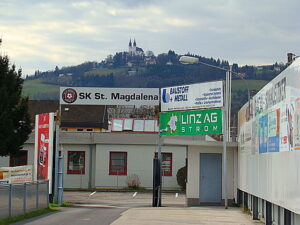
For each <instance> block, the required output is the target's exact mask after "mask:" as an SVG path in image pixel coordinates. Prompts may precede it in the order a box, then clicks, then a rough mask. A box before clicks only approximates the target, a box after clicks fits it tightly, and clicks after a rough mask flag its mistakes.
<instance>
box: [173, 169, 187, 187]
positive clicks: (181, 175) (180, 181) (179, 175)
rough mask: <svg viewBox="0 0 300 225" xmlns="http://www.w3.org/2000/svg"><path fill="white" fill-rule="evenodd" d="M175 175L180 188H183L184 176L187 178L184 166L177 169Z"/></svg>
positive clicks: (184, 183)
mask: <svg viewBox="0 0 300 225" xmlns="http://www.w3.org/2000/svg"><path fill="white" fill-rule="evenodd" d="M176 177H177V183H178V185H179V186H180V187H181V189H182V190H185V188H186V178H187V171H186V166H184V167H182V168H180V169H179V170H178V171H177V174H176Z"/></svg>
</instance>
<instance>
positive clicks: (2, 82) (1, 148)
mask: <svg viewBox="0 0 300 225" xmlns="http://www.w3.org/2000/svg"><path fill="white" fill-rule="evenodd" d="M21 75H22V72H21V69H19V70H18V71H16V69H15V65H12V66H11V65H10V62H9V58H8V57H7V56H1V55H0V156H7V155H10V154H16V153H17V152H18V151H19V150H20V149H22V146H23V144H24V143H25V141H26V140H27V139H28V137H29V134H30V133H31V131H32V126H31V122H30V115H29V113H28V97H23V96H22V88H23V79H22V77H21Z"/></svg>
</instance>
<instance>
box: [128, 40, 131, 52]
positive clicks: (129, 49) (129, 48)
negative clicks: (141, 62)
mask: <svg viewBox="0 0 300 225" xmlns="http://www.w3.org/2000/svg"><path fill="white" fill-rule="evenodd" d="M128 52H129V53H132V43H131V38H130V41H129V46H128Z"/></svg>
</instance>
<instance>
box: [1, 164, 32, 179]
mask: <svg viewBox="0 0 300 225" xmlns="http://www.w3.org/2000/svg"><path fill="white" fill-rule="evenodd" d="M32 175H33V174H32V166H31V165H29V166H16V167H0V184H13V183H24V182H30V181H32Z"/></svg>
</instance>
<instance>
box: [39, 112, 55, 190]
mask: <svg viewBox="0 0 300 225" xmlns="http://www.w3.org/2000/svg"><path fill="white" fill-rule="evenodd" d="M53 138H54V113H44V114H39V115H36V119H35V155H34V167H35V168H34V173H35V180H49V187H51V185H52V168H53ZM49 190H50V191H51V188H49Z"/></svg>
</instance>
